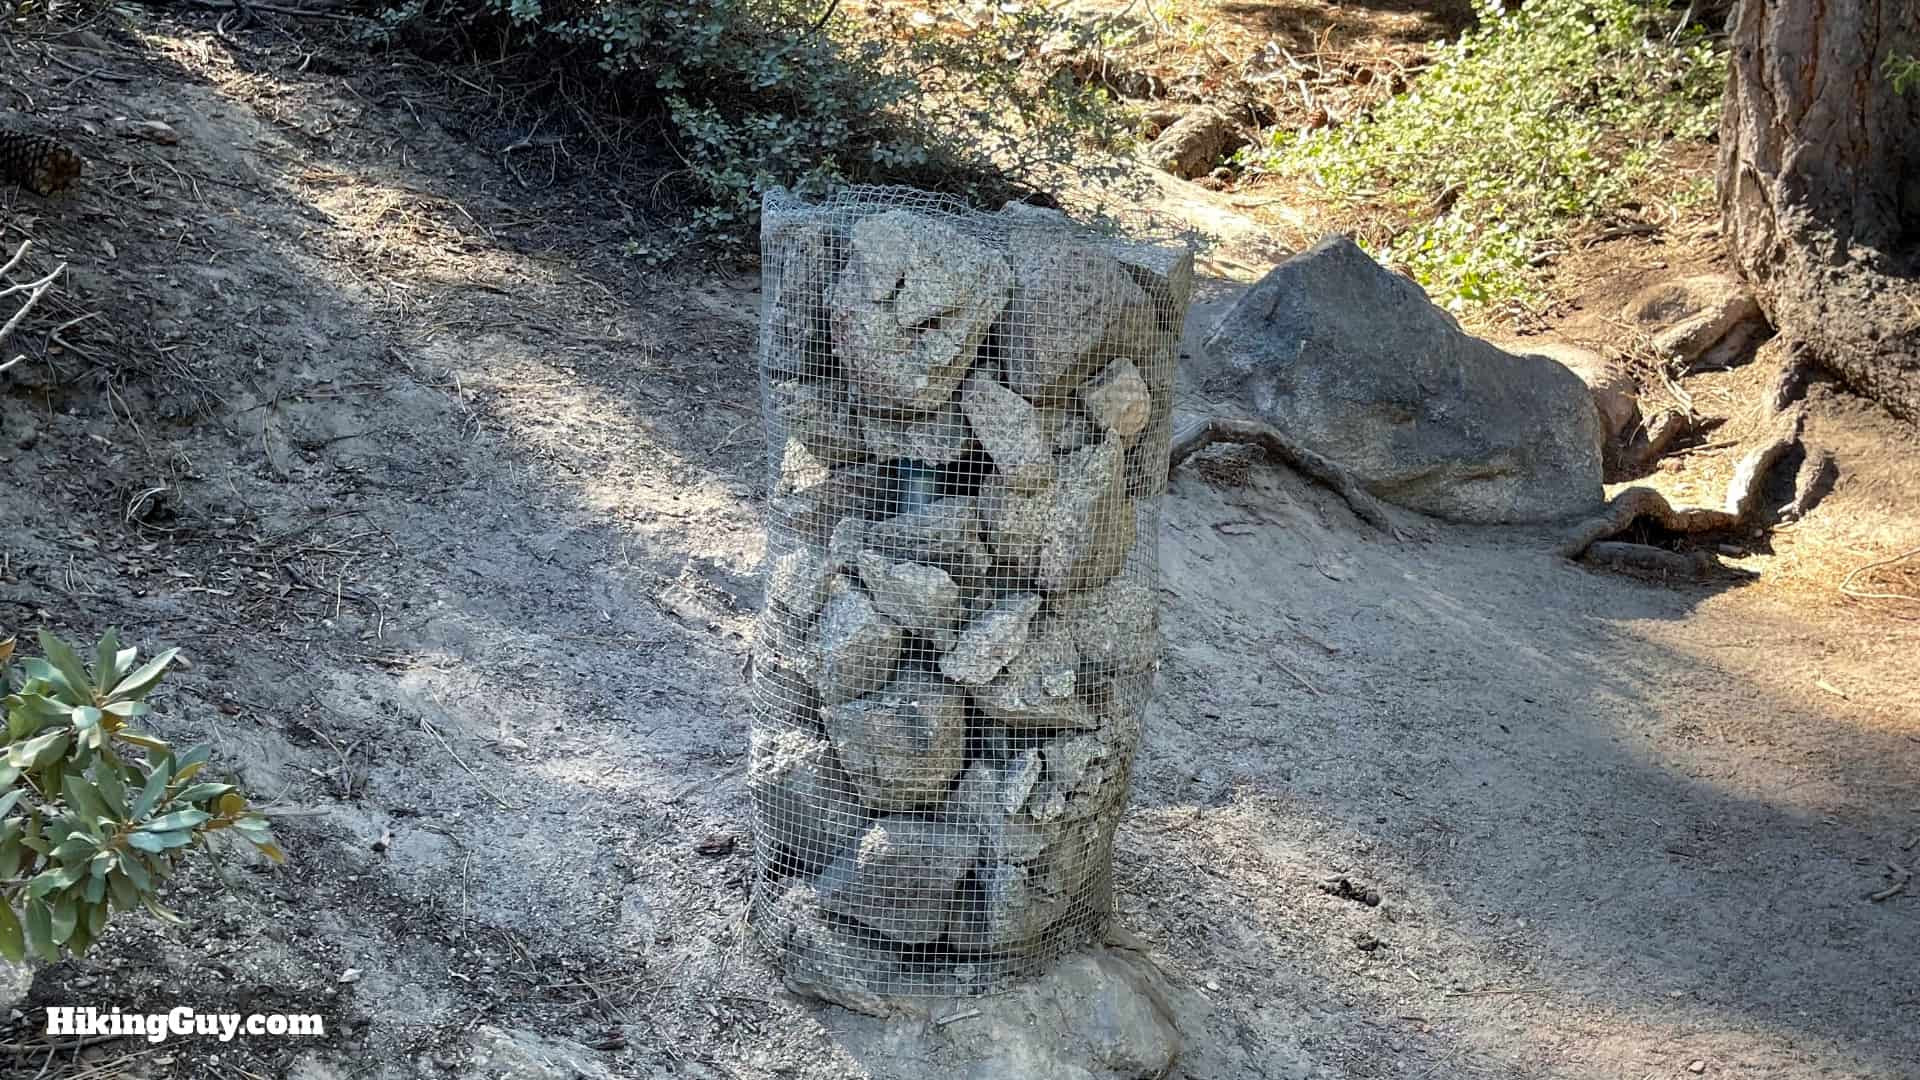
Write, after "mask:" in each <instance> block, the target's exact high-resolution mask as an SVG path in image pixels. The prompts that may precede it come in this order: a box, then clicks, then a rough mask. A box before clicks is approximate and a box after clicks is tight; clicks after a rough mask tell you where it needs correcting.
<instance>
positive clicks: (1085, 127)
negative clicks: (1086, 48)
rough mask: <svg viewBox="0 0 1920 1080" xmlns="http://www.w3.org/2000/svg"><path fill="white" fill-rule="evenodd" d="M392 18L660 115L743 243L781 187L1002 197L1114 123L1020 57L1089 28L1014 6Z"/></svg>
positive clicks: (702, 5)
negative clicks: (935, 14) (916, 11)
mask: <svg viewBox="0 0 1920 1080" xmlns="http://www.w3.org/2000/svg"><path fill="white" fill-rule="evenodd" d="M384 24H385V26H386V28H387V32H388V33H389V34H392V35H395V36H405V37H407V38H409V39H410V40H413V41H415V42H416V43H417V42H420V41H423V40H433V39H435V38H436V37H445V36H446V35H449V34H456V33H457V34H458V35H460V36H461V37H462V39H463V40H464V41H466V42H467V43H468V45H467V48H468V51H470V52H471V53H474V54H476V55H479V54H482V53H484V54H485V55H487V56H488V57H489V59H501V58H505V59H509V60H518V61H521V62H528V63H532V64H535V65H537V66H538V67H539V68H541V69H542V70H548V71H561V72H566V73H568V74H570V75H571V76H572V77H574V78H575V79H576V80H577V81H582V82H585V83H586V84H588V85H591V86H593V87H596V88H598V89H599V90H602V91H605V94H604V95H603V99H602V100H603V102H606V103H612V104H614V106H615V107H617V108H622V109H625V110H627V111H629V112H631V113H634V114H637V115H642V116H652V117H657V118H658V119H659V120H661V121H663V124H662V125H661V126H662V127H664V129H665V131H666V133H667V135H668V136H669V138H668V142H669V144H670V148H671V152H672V154H673V155H675V156H676V157H677V158H678V160H679V162H680V163H681V165H682V166H683V168H682V169H681V170H679V176H680V177H681V178H682V179H684V180H686V181H688V182H689V184H688V186H690V187H691V188H692V190H693V192H694V194H695V195H696V197H697V199H696V203H697V205H696V209H695V210H694V220H693V227H694V229H695V231H698V232H700V233H703V234H707V235H715V234H730V235H732V236H734V237H736V238H741V237H744V236H746V235H748V234H750V231H751V228H752V226H753V225H754V224H756V222H757V218H758V211H759V202H760V196H761V195H762V194H763V193H764V192H765V191H766V190H767V189H768V188H770V187H772V186H774V185H776V184H777V185H782V186H785V187H789V188H794V189H797V190H800V191H803V192H806V191H810V190H815V189H818V188H821V187H823V186H825V185H828V184H831V183H834V182H840V181H848V182H904V183H914V184H919V185H921V186H925V187H933V188H938V189H944V190H950V191H951V190H958V191H960V192H961V193H963V194H970V195H977V196H981V197H989V196H999V197H1004V196H1005V195H1007V194H1009V193H1010V191H1011V189H1010V188H1009V187H1008V186H1007V185H1006V184H1005V183H1004V180H1003V179H1002V178H1003V177H1007V176H1011V177H1013V178H1015V179H1021V178H1024V179H1028V180H1032V179H1035V178H1036V177H1037V175H1038V173H1039V172H1040V171H1042V170H1043V169H1044V168H1045V166H1047V165H1049V164H1059V163H1061V162H1063V161H1065V160H1066V159H1067V158H1068V157H1070V156H1071V149H1072V145H1073V144H1074V142H1075V140H1077V139H1078V138H1080V137H1081V136H1082V135H1083V134H1087V133H1091V134H1093V135H1094V136H1095V137H1107V136H1111V135H1112V134H1113V133H1115V132H1117V131H1118V130H1120V127H1121V123H1120V120H1119V119H1118V118H1117V117H1116V116H1113V115H1112V110H1111V109H1110V108H1109V102H1108V101H1107V99H1106V96H1105V92H1104V91H1102V90H1100V89H1098V88H1089V87H1083V86H1081V85H1079V84H1077V83H1076V82H1074V81H1073V80H1072V79H1071V78H1070V77H1051V76H1047V75H1043V74H1041V68H1040V66H1039V65H1033V64H1027V63H1022V61H1023V60H1026V59H1030V58H1033V57H1035V56H1037V55H1038V54H1039V53H1040V52H1041V51H1043V49H1045V48H1046V47H1049V46H1054V47H1057V39H1058V38H1059V37H1060V36H1061V35H1072V34H1077V33H1088V32H1091V31H1086V30H1077V29H1075V27H1076V25H1077V24H1074V23H1072V22H1071V21H1069V20H1068V19H1066V18H1065V17H1064V16H1058V15H1054V14H1050V13H1046V12H1042V11H1026V10H1023V9H1016V7H1015V6H1013V5H1008V6H1007V8H1006V10H998V9H985V13H984V14H983V15H982V16H981V17H979V18H978V19H977V20H976V21H975V22H972V23H967V24H964V25H962V24H956V23H952V22H951V21H949V22H948V23H941V22H939V21H938V20H931V21H929V20H925V19H922V20H915V19H913V18H911V17H906V16H897V15H890V14H887V13H884V12H883V13H881V14H879V15H874V16H861V17H858V18H856V17H853V16H847V15H842V14H840V13H839V9H838V0H822V2H821V3H819V4H817V5H813V6H809V5H806V4H803V3H801V2H799V0H705V2H694V0H409V3H408V4H407V5H406V6H404V7H401V8H395V9H389V10H388V11H387V12H386V14H385V16H384Z"/></svg>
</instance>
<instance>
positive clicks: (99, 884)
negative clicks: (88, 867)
mask: <svg viewBox="0 0 1920 1080" xmlns="http://www.w3.org/2000/svg"><path fill="white" fill-rule="evenodd" d="M80 896H81V899H84V900H85V901H86V902H87V903H89V904H97V903H99V902H100V901H102V900H105V899H106V898H107V879H106V878H105V877H104V876H101V877H90V878H88V879H87V884H86V886H85V887H84V888H83V889H82V890H81V892H80Z"/></svg>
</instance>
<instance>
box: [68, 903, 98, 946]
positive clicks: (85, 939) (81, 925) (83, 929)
mask: <svg viewBox="0 0 1920 1080" xmlns="http://www.w3.org/2000/svg"><path fill="white" fill-rule="evenodd" d="M93 938H94V934H93V931H92V930H90V929H88V927H87V909H86V908H84V907H83V908H82V909H81V911H80V917H79V918H78V919H76V920H75V921H74V925H73V933H72V934H70V935H68V937H67V951H68V952H70V953H72V954H73V955H75V956H85V955H86V954H87V950H88V949H90V948H92V947H93Z"/></svg>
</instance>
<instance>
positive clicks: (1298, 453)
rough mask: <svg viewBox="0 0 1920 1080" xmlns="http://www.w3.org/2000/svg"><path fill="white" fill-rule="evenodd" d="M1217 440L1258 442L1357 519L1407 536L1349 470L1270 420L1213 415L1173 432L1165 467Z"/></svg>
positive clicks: (1395, 535)
mask: <svg viewBox="0 0 1920 1080" xmlns="http://www.w3.org/2000/svg"><path fill="white" fill-rule="evenodd" d="M1217 442H1231V443H1252V444H1254V445H1256V446H1259V447H1260V448H1261V449H1263V450H1265V451H1266V452H1267V453H1269V454H1272V455H1273V456H1274V457H1277V458H1279V459H1280V461H1281V462H1282V463H1283V464H1285V465H1286V466H1287V467H1289V468H1291V469H1293V470H1294V471H1295V472H1298V473H1300V474H1301V475H1302V476H1305V477H1306V478H1307V479H1309V480H1313V481H1317V482H1318V483H1321V484H1324V485H1326V486H1327V487H1330V488H1332V489H1333V490H1334V492H1335V493H1336V494H1338V495H1339V496H1340V498H1341V499H1343V500H1345V502H1346V504H1347V506H1348V508H1350V509H1351V510H1352V511H1353V513H1354V516H1355V517H1358V518H1359V519H1360V520H1361V521H1364V522H1366V523H1367V524H1369V525H1371V526H1373V527H1374V528H1376V529H1379V530H1380V531H1382V532H1384V533H1386V534H1387V535H1389V536H1391V537H1393V538H1394V539H1395V540H1405V539H1407V534H1406V533H1405V532H1404V531H1402V530H1401V528H1400V527H1399V526H1398V525H1395V524H1394V523H1393V518H1392V517H1391V516H1389V514H1388V512H1387V508H1386V504H1384V503H1382V502H1381V501H1380V500H1379V499H1376V498H1374V497H1373V496H1372V495H1370V494H1368V493H1367V491H1366V489H1365V488H1363V487H1361V486H1360V482H1359V481H1358V480H1355V479H1354V478H1353V474H1352V473H1349V472H1348V471H1347V470H1346V469H1344V468H1342V467H1341V466H1339V465H1338V464H1336V463H1334V462H1332V461H1329V460H1328V459H1326V458H1324V457H1322V456H1320V455H1319V454H1316V453H1314V452H1313V451H1312V450H1309V449H1307V448H1306V447H1304V446H1300V445H1299V444H1297V443H1295V442H1293V441H1292V440H1291V439H1288V438H1287V437H1286V436H1285V435H1282V434H1281V433H1280V430H1279V429H1278V428H1275V427H1274V426H1273V425H1272V424H1266V423H1262V422H1260V421H1258V420H1230V419H1226V418H1223V417H1218V416H1215V417H1209V418H1208V419H1206V420H1202V421H1200V422H1199V423H1197V424H1193V425H1191V426H1189V427H1187V428H1185V429H1184V430H1182V431H1180V432H1178V433H1176V434H1175V435H1174V437H1173V445H1172V446H1171V447H1170V448H1169V450H1168V452H1167V471H1168V472H1169V473H1171V472H1172V471H1173V470H1175V469H1177V468H1179V467H1180V463H1181V462H1183V461H1185V460H1186V459H1188V458H1190V457H1192V456H1193V455H1194V454H1196V453H1198V452H1200V451H1201V450H1204V449H1206V448H1207V447H1209V446H1212V445H1213V444H1214V443H1217Z"/></svg>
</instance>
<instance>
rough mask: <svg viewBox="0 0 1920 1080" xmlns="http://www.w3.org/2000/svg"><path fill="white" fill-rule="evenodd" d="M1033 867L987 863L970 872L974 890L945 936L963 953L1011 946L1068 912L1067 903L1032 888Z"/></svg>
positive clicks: (1043, 930)
mask: <svg viewBox="0 0 1920 1080" xmlns="http://www.w3.org/2000/svg"><path fill="white" fill-rule="evenodd" d="M1031 874H1032V871H1031V870H1030V869H1029V868H1028V867H1026V866H1022V865H1019V864H1017V863H1006V862H998V861H988V862H985V863H983V864H981V866H980V867H979V869H977V870H975V871H974V874H973V879H972V891H971V893H970V894H968V895H966V901H967V902H966V903H965V904H963V905H962V906H961V907H960V908H958V909H957V910H956V911H955V913H954V918H953V921H952V922H951V923H950V924H949V925H948V928H947V940H948V943H949V944H951V945H952V946H953V947H954V948H956V949H959V950H961V951H962V952H987V951H993V950H1001V949H1013V948H1017V947H1019V946H1022V945H1026V944H1028V943H1030V942H1033V941H1036V940H1037V939H1039V938H1040V937H1042V936H1043V935H1045V934H1046V933H1047V932H1048V931H1050V930H1052V929H1054V928H1055V926H1057V925H1058V924H1059V923H1060V921H1061V920H1062V919H1063V918H1065V917H1066V915H1067V913H1068V910H1069V909H1068V906H1067V904H1066V903H1065V902H1064V901H1062V900H1058V899H1055V898H1053V897H1050V896H1048V895H1046V894H1044V893H1042V892H1041V891H1040V890H1038V889H1036V888H1034V887H1033V885H1032V884H1031V882H1030V880H1029V879H1030V875H1031Z"/></svg>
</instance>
